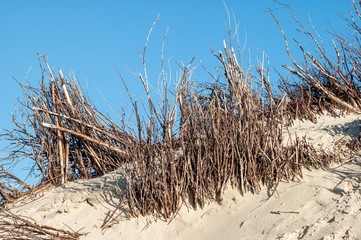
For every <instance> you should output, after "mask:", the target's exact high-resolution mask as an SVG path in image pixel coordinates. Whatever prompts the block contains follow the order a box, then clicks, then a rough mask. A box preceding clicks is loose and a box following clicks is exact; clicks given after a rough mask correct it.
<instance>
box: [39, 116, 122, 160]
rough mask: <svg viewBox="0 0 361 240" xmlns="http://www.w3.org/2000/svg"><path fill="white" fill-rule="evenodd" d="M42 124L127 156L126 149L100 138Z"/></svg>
mask: <svg viewBox="0 0 361 240" xmlns="http://www.w3.org/2000/svg"><path fill="white" fill-rule="evenodd" d="M42 125H43V126H44V127H47V128H52V129H56V130H59V131H62V132H66V133H69V134H73V135H75V136H77V137H81V138H83V139H85V140H87V141H89V142H92V143H96V144H98V145H100V146H103V147H106V148H108V149H109V150H112V151H114V152H117V153H120V154H121V155H124V156H127V155H128V154H127V152H126V151H124V150H122V149H120V148H117V147H114V146H111V145H110V144H108V143H105V142H102V141H100V140H98V139H95V138H92V137H89V136H86V135H84V134H82V133H79V132H75V131H73V130H70V129H67V128H63V127H59V126H55V125H53V124H49V123H44V122H43V123H42Z"/></svg>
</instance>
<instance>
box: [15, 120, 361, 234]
mask: <svg viewBox="0 0 361 240" xmlns="http://www.w3.org/2000/svg"><path fill="white" fill-rule="evenodd" d="M360 124H361V117H360V116H358V115H347V116H346V117H342V118H332V117H330V116H321V117H319V119H318V122H317V123H316V124H314V123H311V122H309V121H304V122H302V121H296V122H295V124H294V125H293V126H291V127H290V128H289V130H290V133H291V137H290V138H285V143H287V141H289V139H294V136H295V135H297V136H298V137H302V136H306V138H307V140H308V141H309V142H311V143H312V144H313V145H314V146H316V147H319V148H322V149H324V150H326V151H338V150H340V149H342V146H344V143H345V142H347V141H349V140H351V139H353V138H356V137H357V136H358V133H359V129H358V125H360ZM285 133H286V132H285ZM303 174H304V176H303V178H299V179H295V180H294V181H290V182H282V183H280V185H279V186H278V188H277V193H276V194H275V195H273V196H272V197H269V196H270V192H269V190H268V189H267V188H263V189H262V190H261V191H260V192H259V193H258V194H252V193H247V194H245V195H244V196H242V195H241V194H240V193H239V191H238V190H237V189H232V187H231V186H229V187H228V188H227V189H226V191H225V195H224V200H223V202H222V205H219V204H217V203H215V202H210V203H209V204H208V205H207V206H205V207H204V208H203V209H198V210H197V211H195V210H193V209H191V208H189V207H187V206H186V204H184V206H183V207H182V208H181V210H180V212H179V214H178V215H177V216H175V217H174V218H173V219H172V221H170V222H163V221H161V220H156V219H153V218H152V217H141V218H138V219H130V220H121V221H120V222H119V223H118V224H115V225H113V226H112V227H111V228H108V229H105V230H101V229H100V226H101V225H102V224H103V222H104V219H105V217H106V216H107V214H109V212H112V211H113V210H114V208H115V207H116V205H117V204H118V201H119V199H118V198H117V197H116V196H117V189H118V188H122V185H123V184H124V183H123V182H122V170H121V169H119V170H117V171H114V172H112V173H109V174H106V175H104V176H102V177H99V178H97V179H92V180H89V181H77V182H73V183H68V184H66V185H65V186H63V187H58V188H51V189H48V190H46V191H44V192H42V193H39V194H37V195H35V196H32V197H31V198H29V199H26V200H24V201H22V202H18V203H16V204H14V205H13V206H10V209H11V211H13V212H14V213H17V214H21V215H22V216H28V217H31V218H33V219H34V220H36V222H37V223H39V224H46V225H50V226H55V227H59V228H64V229H72V230H74V231H78V230H80V232H81V233H87V234H86V235H85V236H83V237H82V239H98V240H99V239H283V240H286V239H361V156H359V155H356V154H354V155H352V156H348V158H347V159H346V160H345V162H343V163H342V164H338V165H333V166H332V167H331V168H330V169H327V170H312V171H308V170H304V172H303Z"/></svg>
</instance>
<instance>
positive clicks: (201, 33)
mask: <svg viewBox="0 0 361 240" xmlns="http://www.w3.org/2000/svg"><path fill="white" fill-rule="evenodd" d="M283 2H284V3H289V4H291V5H292V7H293V8H294V10H295V12H296V14H297V15H298V17H299V18H300V20H301V21H302V22H304V23H308V13H309V14H310V16H311V18H312V21H313V23H314V24H315V26H316V27H317V29H318V30H319V33H320V34H321V35H322V36H324V40H325V43H326V44H327V45H330V44H331V43H332V42H331V41H330V38H329V37H328V36H327V34H326V32H325V31H326V30H329V29H330V27H329V25H328V24H331V25H332V26H333V27H334V28H335V29H336V30H339V31H343V30H344V29H345V24H344V22H343V21H342V20H341V19H340V18H339V15H340V14H344V15H347V14H348V13H349V11H350V10H351V9H352V7H351V3H350V1H347V0H292V1H286V0H284V1H283ZM225 3H226V5H227V7H228V9H229V10H230V11H233V12H234V14H235V19H236V22H237V23H238V24H239V32H240V40H241V44H243V43H244V40H245V35H246V34H245V32H246V33H247V41H246V52H245V55H246V56H247V58H248V51H250V52H251V57H252V58H253V60H254V59H255V57H257V56H260V50H263V51H265V52H266V54H267V56H268V57H269V59H270V64H271V67H274V68H276V69H278V70H279V71H281V72H284V70H283V69H282V68H281V65H282V64H289V63H290V60H289V58H288V57H287V54H286V51H285V47H284V43H283V38H282V35H281V33H280V31H279V29H278V27H277V26H276V24H275V22H274V21H273V19H272V17H271V15H270V14H269V13H268V10H267V8H268V6H270V7H271V9H275V10H276V9H277V8H279V5H278V4H277V3H275V2H274V1H270V0H225ZM158 14H160V20H159V22H158V23H157V25H156V26H155V28H154V31H153V33H152V35H151V38H150V41H149V45H148V52H147V56H146V60H147V64H148V73H149V78H150V83H151V84H153V85H154V86H156V84H157V80H158V75H159V73H160V71H161V65H160V54H161V45H162V39H163V37H164V34H165V32H166V30H167V27H169V32H168V36H167V40H166V43H165V56H164V58H165V59H166V60H167V59H170V61H171V63H172V64H173V66H174V63H175V62H176V61H178V62H180V61H183V62H184V63H188V62H189V61H190V60H191V59H192V58H193V57H195V58H196V62H198V61H202V65H204V66H205V67H206V68H208V69H209V70H210V71H211V72H213V74H216V71H215V70H214V67H215V66H219V63H218V62H217V60H216V58H215V57H213V55H212V54H211V52H210V48H212V49H214V50H216V51H218V50H220V49H221V48H222V41H223V39H227V32H226V28H225V22H226V21H227V12H226V9H225V7H224V3H223V2H222V0H183V1H172V0H168V1H166V0H152V1H150V0H142V1H141V0H132V1H122V0H119V1H114V0H61V1H60V0H32V1H29V0H23V1H21V0H0V129H4V128H11V127H12V125H11V122H10V120H11V119H10V114H9V113H11V112H14V104H13V103H14V100H15V99H16V98H18V97H20V96H21V91H20V88H19V87H18V86H17V84H16V83H15V81H14V80H13V77H15V78H16V79H18V80H19V81H24V79H25V73H27V72H28V71H29V69H30V71H29V73H28V80H29V81H30V82H31V83H33V84H35V85H36V84H37V81H38V80H39V79H40V78H41V74H40V67H39V64H38V56H37V55H36V54H35V53H36V52H39V53H41V54H46V55H47V56H48V59H49V63H50V64H51V66H53V67H56V68H57V67H60V68H61V69H62V70H63V72H64V73H69V72H70V71H74V73H75V75H76V77H77V78H78V80H79V81H80V83H81V84H82V86H84V87H85V88H87V89H88V91H89V95H90V96H91V99H92V100H93V101H94V103H95V105H96V106H97V107H98V108H99V109H100V110H102V111H105V112H111V110H110V109H109V108H108V107H107V105H106V104H105V101H104V100H103V97H102V96H101V94H99V92H98V90H97V88H99V90H100V91H101V92H102V93H103V95H105V96H106V98H107V101H108V102H109V103H110V104H111V105H112V106H113V108H114V109H116V110H117V111H118V110H119V111H120V109H121V107H122V106H124V105H129V101H128V98H127V95H126V92H125V91H124V89H123V86H122V84H121V81H120V79H119V77H118V76H117V73H116V71H115V69H114V66H116V67H118V69H119V70H120V71H121V73H122V74H123V75H124V76H125V78H126V81H127V82H128V84H129V88H130V90H131V92H132V94H134V95H143V96H144V94H143V91H142V89H141V87H140V86H141V85H140V83H139V82H138V79H137V78H136V77H134V76H132V75H131V74H129V72H128V70H127V68H126V67H125V65H124V62H126V64H127V66H128V68H129V69H130V70H131V71H133V72H140V71H142V65H141V61H140V59H139V57H138V54H137V51H136V49H135V46H134V44H135V45H137V46H138V48H140V49H142V48H143V45H144V42H145V40H146V37H147V34H148V32H149V29H150V27H151V25H152V23H153V21H154V19H155V18H156V17H157V15H158ZM275 14H276V15H277V16H278V18H279V20H280V22H281V24H282V25H283V26H284V28H285V31H286V34H287V35H288V37H289V38H290V39H291V38H293V37H296V38H298V39H302V36H301V35H300V34H297V33H296V32H295V31H294V30H295V28H296V27H297V26H296V24H295V23H294V22H293V21H291V17H290V16H289V15H287V13H285V12H283V11H279V10H276V11H275ZM232 24H233V20H232ZM233 26H234V24H233ZM305 43H306V45H307V46H308V44H309V43H310V42H309V41H306V42H305ZM296 52H297V53H298V51H296ZM176 70H177V69H176V68H175V67H173V68H172V74H173V77H175V73H176ZM195 77H196V79H197V80H199V81H211V79H210V78H209V77H208V76H207V74H206V73H205V71H204V70H203V69H202V68H201V67H199V68H198V70H197V71H196V73H195ZM271 81H273V82H274V83H276V81H277V76H276V74H275V73H274V72H272V75H271ZM5 144H6V143H4V142H0V149H1V148H3V147H4V146H5ZM0 156H1V155H0Z"/></svg>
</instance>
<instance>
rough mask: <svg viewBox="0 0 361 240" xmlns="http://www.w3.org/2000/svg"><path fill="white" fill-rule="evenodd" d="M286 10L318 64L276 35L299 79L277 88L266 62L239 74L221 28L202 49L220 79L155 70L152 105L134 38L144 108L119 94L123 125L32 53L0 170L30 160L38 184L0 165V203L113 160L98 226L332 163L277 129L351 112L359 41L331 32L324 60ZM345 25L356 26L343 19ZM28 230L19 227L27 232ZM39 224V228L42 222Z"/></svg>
mask: <svg viewBox="0 0 361 240" xmlns="http://www.w3.org/2000/svg"><path fill="white" fill-rule="evenodd" d="M355 9H356V11H357V7H356V5H355ZM357 13H358V12H357ZM292 14H293V13H292ZM272 15H273V13H272ZM292 16H294V19H295V20H296V21H297V23H298V24H299V25H300V26H301V27H302V28H303V30H304V31H305V33H306V34H307V35H309V36H310V37H311V39H312V40H313V41H314V43H315V44H316V46H317V50H319V51H320V53H321V55H320V56H321V57H323V59H321V60H317V59H316V58H315V57H314V56H313V55H311V53H309V52H305V50H304V49H303V48H302V46H301V45H300V44H299V46H300V49H301V51H302V53H303V54H304V57H305V63H304V65H305V67H302V66H301V64H298V63H297V62H296V61H295V60H294V58H293V56H292V54H291V53H290V50H289V48H288V44H287V39H286V35H285V34H284V33H283V31H282V33H283V34H284V37H285V42H286V46H287V52H288V54H289V56H290V57H291V59H292V61H293V64H294V67H295V68H296V69H293V68H292V67H290V66H284V67H285V68H287V69H288V70H290V71H291V73H293V74H295V75H296V76H297V77H298V78H300V79H301V80H300V81H299V82H295V83H294V84H290V83H289V82H288V81H286V80H283V82H282V85H281V90H282V91H283V92H284V93H285V95H278V94H277V93H276V92H274V91H273V90H272V89H271V86H270V83H269V82H268V69H265V68H264V66H263V64H262V63H259V64H258V65H257V67H255V69H254V70H255V73H256V74H253V73H252V72H251V71H244V69H243V68H242V65H241V64H239V59H240V53H238V54H239V56H238V57H237V56H236V52H235V51H234V49H233V47H232V38H231V36H232V34H231V33H230V41H229V44H228V45H227V44H226V43H225V42H224V49H223V51H220V52H218V53H214V55H215V56H216V57H217V58H218V60H219V62H220V64H221V66H222V71H223V72H222V75H221V76H219V78H218V79H216V80H215V81H214V82H212V83H209V84H205V85H204V86H201V87H200V86H197V84H196V83H195V82H193V81H192V79H191V75H192V72H193V71H194V70H195V68H196V66H193V60H192V61H191V62H190V64H189V65H187V66H185V65H182V66H180V71H181V73H182V74H181V77H180V78H179V82H178V84H177V85H176V87H175V89H169V86H168V85H167V81H166V79H165V76H164V75H163V79H162V84H163V86H162V87H163V88H162V89H163V92H162V94H161V96H160V97H161V99H162V102H161V104H160V106H158V105H156V104H154V102H153V99H152V97H151V95H150V90H149V82H148V76H147V74H146V72H147V71H146V65H145V60H144V59H145V58H144V55H145V52H146V45H145V48H144V51H143V56H142V61H143V64H144V74H139V80H140V82H141V84H142V86H143V87H144V89H145V92H146V97H147V105H146V106H147V107H146V109H147V110H146V111H147V112H146V115H145V116H141V115H140V114H139V112H140V111H139V109H138V108H139V107H138V103H137V101H134V100H133V99H131V102H132V106H133V109H134V118H135V121H134V122H136V126H135V127H132V126H129V125H127V124H125V123H124V122H122V123H121V126H118V125H117V124H116V123H114V122H113V121H112V120H111V119H110V118H109V117H107V116H106V115H104V114H102V113H100V112H99V111H98V110H97V109H96V107H95V106H94V105H93V104H92V103H91V101H90V100H89V99H88V97H87V96H86V95H85V94H84V93H83V91H82V89H81V88H80V86H79V85H78V83H77V81H76V79H75V78H71V79H69V77H66V76H64V75H63V74H62V72H61V70H59V72H58V73H57V74H55V73H54V71H53V69H51V68H50V67H49V65H48V62H47V59H46V57H45V56H40V57H41V58H42V59H43V63H44V64H45V67H44V68H43V78H42V80H41V81H40V83H39V88H34V87H33V86H31V85H28V84H20V86H21V87H22V89H23V93H24V98H23V100H22V101H21V102H19V107H20V108H19V111H20V112H19V113H20V116H21V117H22V119H21V120H20V121H19V119H18V118H16V116H14V118H13V123H14V124H15V127H14V129H13V130H6V131H5V133H4V134H3V137H5V138H6V139H8V140H9V141H10V145H9V149H10V150H11V152H10V155H9V156H8V157H6V158H4V159H2V162H3V165H4V166H6V164H16V163H17V162H19V161H21V159H22V158H27V159H31V160H32V161H33V170H34V171H36V172H39V173H40V177H41V182H40V183H39V184H38V185H37V186H35V187H32V186H28V185H27V184H26V183H24V182H23V181H21V180H20V179H18V178H17V177H16V176H14V175H12V174H11V173H9V172H8V171H6V170H5V168H4V167H1V168H0V170H1V171H0V201H1V202H0V204H1V205H3V206H5V205H6V204H8V203H11V202H14V201H17V200H18V199H20V198H21V197H23V196H27V195H29V194H31V193H32V192H34V191H38V190H39V189H41V188H44V187H47V186H50V185H60V184H64V183H66V182H67V181H74V180H76V179H89V178H94V177H97V176H101V175H103V174H105V173H108V172H110V171H112V170H115V169H117V168H119V167H121V168H123V169H125V171H124V174H125V180H126V186H125V187H124V189H121V191H120V196H119V197H120V199H121V201H120V202H119V204H118V206H117V208H116V209H115V210H114V211H113V212H112V213H110V215H109V216H108V217H107V218H106V219H105V221H104V224H103V226H102V227H108V226H109V225H111V224H112V223H113V222H114V219H117V217H119V216H124V217H137V216H139V215H143V216H145V215H154V216H156V217H157V218H161V219H164V220H169V219H170V218H171V217H172V216H174V215H175V214H176V213H177V211H178V210H179V208H180V207H181V205H182V203H184V202H185V201H186V200H188V201H189V202H190V203H191V204H192V206H193V207H194V208H195V209H196V208H197V207H198V206H199V207H203V206H204V205H205V204H206V202H207V200H216V201H218V202H220V203H221V202H222V194H223V191H224V188H225V187H226V186H227V185H229V184H232V185H233V187H236V188H238V189H239V190H240V193H241V194H244V193H245V192H247V191H251V192H258V191H259V190H260V188H261V187H262V186H266V187H268V188H270V189H271V192H272V194H273V193H274V192H275V191H276V187H277V185H278V183H279V182H280V181H281V180H283V179H285V180H287V179H293V178H294V177H296V176H302V168H304V167H306V168H324V167H327V166H328V165H329V164H330V163H331V162H335V161H340V159H339V156H338V155H337V154H326V153H324V152H322V151H316V150H315V149H314V148H313V147H312V146H310V145H309V144H308V143H307V142H306V141H305V140H304V139H297V140H296V141H295V142H293V143H291V144H289V145H287V146H285V145H284V144H283V143H282V141H283V129H284V127H285V126H286V125H288V124H290V121H291V119H292V118H304V117H308V118H310V119H313V118H314V117H315V114H317V113H319V112H323V111H329V112H334V111H335V110H336V109H339V108H341V109H347V110H350V111H354V112H357V113H360V112H361V108H360V107H361V102H360V91H359V81H360V74H359V73H360V72H359V70H360V69H359V68H360V66H359V64H358V56H360V55H359V51H358V49H359V45H354V44H351V43H350V42H347V41H346V40H345V38H344V37H341V36H339V35H337V40H338V43H339V47H337V45H336V44H335V52H336V53H337V60H336V62H335V61H333V60H332V59H330V58H329V57H327V56H328V55H326V52H325V49H324V47H323V46H322V45H320V44H319V43H318V42H317V41H316V39H315V38H314V37H313V35H312V34H311V32H309V31H308V30H307V29H306V28H304V27H303V25H302V24H301V23H300V22H299V21H298V20H297V19H296V17H295V15H292ZM358 16H359V17H360V15H359V14H358ZM275 20H276V18H275ZM276 22H277V20H276ZM277 23H278V22H277ZM349 23H350V25H351V26H354V28H355V29H356V30H357V29H358V28H356V27H357V25H356V23H355V21H354V20H353V18H352V20H351V21H350V22H349ZM278 25H279V27H280V28H281V26H280V24H279V23H278ZM281 30H282V28H281ZM148 38H149V36H148ZM339 48H340V49H339ZM237 59H238V60H237ZM163 71H164V69H163ZM122 80H123V79H122ZM255 83H258V84H255ZM125 88H126V90H127V91H128V88H127V87H126V85H125ZM128 93H129V91H128ZM286 98H288V101H286ZM134 129H135V130H134ZM1 214H3V215H4V217H10V218H12V219H15V220H16V221H15V220H14V221H3V222H1V221H0V224H1V223H3V225H5V226H6V227H7V228H4V229H5V230H4V231H7V230H9V229H13V228H14V227H16V228H17V227H19V228H20V229H22V230H21V231H20V232H17V233H16V234H19V235H16V236H19V238H21V237H20V235H21V234H23V233H24V232H25V231H27V227H25V226H28V225H16V224H18V223H17V221H18V220H19V219H20V218H19V217H16V216H13V215H12V213H11V212H9V211H2V212H1ZM23 222H24V221H23ZM14 224H15V225H14ZM34 224H35V223H34ZM32 227H33V228H32V230H30V231H33V232H34V231H38V230H39V229H38V228H36V227H34V226H32ZM40 228H41V229H42V230H44V231H47V227H44V226H41V227H40ZM6 229H7V230H6ZM34 229H37V230H34ZM9 231H10V230H9ZM59 234H69V233H68V232H59ZM70 237H73V236H70ZM75 237H76V236H75ZM70 239H71V238H70Z"/></svg>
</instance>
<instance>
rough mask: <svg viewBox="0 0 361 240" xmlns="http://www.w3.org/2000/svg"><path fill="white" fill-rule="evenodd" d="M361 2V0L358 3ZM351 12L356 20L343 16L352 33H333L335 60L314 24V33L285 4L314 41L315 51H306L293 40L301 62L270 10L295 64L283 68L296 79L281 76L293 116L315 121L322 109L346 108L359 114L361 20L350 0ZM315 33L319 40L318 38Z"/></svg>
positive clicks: (354, 4) (356, 8)
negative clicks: (292, 50)
mask: <svg viewBox="0 0 361 240" xmlns="http://www.w3.org/2000/svg"><path fill="white" fill-rule="evenodd" d="M359 4H360V5H361V1H360V2H359ZM353 7H354V11H355V13H356V17H357V19H355V18H354V17H353V15H352V14H351V16H350V18H345V17H344V20H345V21H346V23H347V25H348V27H349V30H350V32H352V36H351V37H350V36H345V35H341V34H337V33H334V34H332V36H333V37H334V38H335V39H336V42H337V44H336V43H335V41H333V48H334V54H335V56H336V57H335V59H333V58H332V57H331V56H332V54H330V53H329V52H327V51H326V48H325V46H324V43H323V41H322V39H321V38H320V36H319V35H318V33H317V31H316V30H315V28H314V26H313V25H312V28H313V30H314V32H312V31H311V30H309V29H307V28H306V27H305V26H304V25H303V24H302V23H301V22H300V21H299V20H298V19H297V17H296V14H295V13H294V11H293V10H292V8H290V7H289V6H287V5H286V8H288V10H289V12H290V14H291V16H292V17H293V19H294V20H295V22H296V24H298V26H299V27H300V30H298V31H299V32H301V33H304V34H305V35H306V36H307V37H308V38H309V39H310V40H311V42H312V43H313V44H314V46H315V47H314V49H312V50H313V51H315V53H311V52H310V51H306V50H305V48H304V46H303V45H302V44H301V43H299V42H298V41H297V40H296V39H293V40H294V42H295V43H296V44H297V45H298V47H299V49H300V51H301V53H302V55H303V62H302V64H301V63H299V62H297V61H296V59H295V58H294V56H293V55H292V53H291V51H290V49H289V45H288V42H287V38H286V35H285V33H284V31H283V29H282V27H281V25H280V23H279V22H278V21H277V19H276V17H275V16H274V14H273V13H272V11H271V14H272V16H273V18H274V20H275V21H276V23H277V24H278V26H279V28H280V30H281V32H282V34H283V37H284V40H285V44H286V48H287V53H288V55H289V57H290V58H291V60H292V63H293V65H294V67H295V69H294V68H292V67H291V66H288V65H283V67H284V68H285V69H287V70H289V71H290V72H291V73H292V74H294V75H295V76H296V77H297V79H298V80H299V81H296V82H295V83H293V84H290V83H289V81H287V80H285V79H283V84H282V87H281V90H282V91H283V92H285V93H287V96H288V97H289V98H290V103H289V105H288V108H289V110H290V112H292V113H293V117H294V118H309V119H311V120H315V117H316V115H315V114H319V113H322V112H325V111H326V112H330V113H334V114H336V113H335V109H345V110H347V111H351V112H355V113H361V92H360V83H361V68H360V64H359V62H360V60H361V52H360V49H361V43H360V34H361V31H360V27H359V23H358V21H360V20H361V14H360V11H359V8H358V6H357V5H356V3H355V2H354V1H353ZM317 36H318V37H319V39H317Z"/></svg>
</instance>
